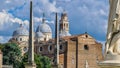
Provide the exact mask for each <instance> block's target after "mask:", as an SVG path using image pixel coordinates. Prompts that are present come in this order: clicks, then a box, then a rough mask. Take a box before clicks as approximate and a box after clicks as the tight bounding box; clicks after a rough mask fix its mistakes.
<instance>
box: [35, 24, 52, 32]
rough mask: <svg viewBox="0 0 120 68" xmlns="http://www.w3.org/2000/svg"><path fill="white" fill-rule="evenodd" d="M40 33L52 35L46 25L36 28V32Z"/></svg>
mask: <svg viewBox="0 0 120 68" xmlns="http://www.w3.org/2000/svg"><path fill="white" fill-rule="evenodd" d="M39 31H40V32H42V33H52V30H51V28H50V26H49V25H48V24H46V23H42V24H40V25H39V26H38V27H37V30H36V32H39Z"/></svg>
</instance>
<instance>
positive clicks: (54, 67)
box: [52, 65, 63, 68]
mask: <svg viewBox="0 0 120 68" xmlns="http://www.w3.org/2000/svg"><path fill="white" fill-rule="evenodd" d="M52 68H63V67H62V66H61V65H52Z"/></svg>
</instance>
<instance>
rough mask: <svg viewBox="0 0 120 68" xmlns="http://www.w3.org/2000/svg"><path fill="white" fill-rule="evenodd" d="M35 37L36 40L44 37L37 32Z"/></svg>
mask: <svg viewBox="0 0 120 68" xmlns="http://www.w3.org/2000/svg"><path fill="white" fill-rule="evenodd" d="M35 37H36V38H44V37H45V36H44V35H43V33H42V32H40V31H39V32H36V34H35Z"/></svg>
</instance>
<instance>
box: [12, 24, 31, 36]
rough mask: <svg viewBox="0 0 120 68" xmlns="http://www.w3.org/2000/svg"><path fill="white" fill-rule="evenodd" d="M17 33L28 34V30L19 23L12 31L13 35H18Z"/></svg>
mask: <svg viewBox="0 0 120 68" xmlns="http://www.w3.org/2000/svg"><path fill="white" fill-rule="evenodd" d="M19 35H22V36H28V35H29V32H28V30H27V29H25V28H24V27H23V26H22V25H20V27H19V28H18V29H17V30H15V31H14V32H13V36H19Z"/></svg>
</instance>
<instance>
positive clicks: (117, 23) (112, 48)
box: [105, 0, 120, 55]
mask: <svg viewBox="0 0 120 68" xmlns="http://www.w3.org/2000/svg"><path fill="white" fill-rule="evenodd" d="M107 31H108V32H107V41H106V51H105V52H106V54H112V55H120V0H110V14H109V21H108V30H107Z"/></svg>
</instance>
